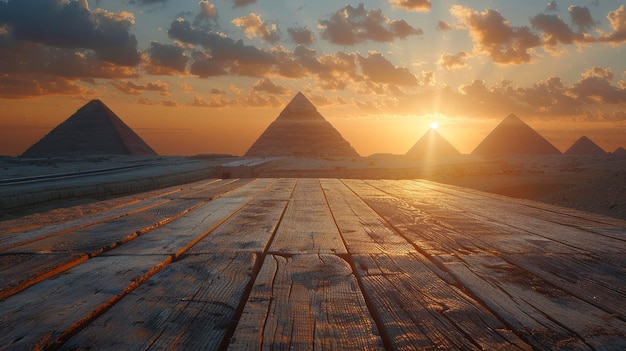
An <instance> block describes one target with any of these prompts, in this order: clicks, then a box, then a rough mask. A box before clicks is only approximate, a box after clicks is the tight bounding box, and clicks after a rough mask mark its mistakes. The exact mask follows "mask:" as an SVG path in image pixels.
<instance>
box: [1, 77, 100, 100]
mask: <svg viewBox="0 0 626 351" xmlns="http://www.w3.org/2000/svg"><path fill="white" fill-rule="evenodd" d="M88 92H89V90H88V89H87V88H85V87H84V86H81V85H79V84H76V82H75V81H73V80H69V79H66V78H63V77H54V76H46V77H41V76H36V75H13V74H0V97H2V98H5V99H26V98H32V97H36V96H43V95H82V94H86V93H88Z"/></svg>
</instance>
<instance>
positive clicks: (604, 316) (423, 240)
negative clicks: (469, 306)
mask: <svg viewBox="0 0 626 351" xmlns="http://www.w3.org/2000/svg"><path fill="white" fill-rule="evenodd" d="M371 183H372V185H375V186H377V187H379V188H380V189H382V190H385V191H387V195H388V196H387V197H384V196H372V195H371V194H375V192H374V191H372V190H369V193H370V195H369V196H364V197H363V199H364V200H365V201H366V202H367V203H368V204H370V206H372V207H373V208H374V209H376V211H377V212H378V213H379V214H380V215H381V216H383V217H384V218H385V219H387V220H388V221H389V222H390V223H391V224H392V225H393V226H394V227H395V228H397V229H398V230H400V231H401V232H402V233H403V234H404V235H406V236H407V237H408V238H409V239H410V240H411V241H412V242H414V243H417V244H418V245H419V247H420V248H421V250H422V251H423V252H424V253H425V254H426V255H427V256H428V257H430V260H433V261H435V262H439V264H440V265H443V267H444V269H447V270H448V271H449V272H450V273H451V274H452V275H453V276H454V278H455V279H456V280H457V281H458V282H459V284H460V285H461V286H463V287H464V288H466V289H468V291H470V292H471V294H472V296H474V297H476V298H477V299H478V300H479V301H481V303H482V304H484V305H485V306H488V307H489V309H490V310H491V311H492V312H493V313H494V314H495V315H497V316H498V317H499V318H501V319H502V320H504V321H506V323H507V325H509V326H510V327H511V328H512V330H514V331H515V333H517V334H518V335H519V336H520V337H521V338H522V339H523V340H524V341H525V342H527V343H529V344H531V345H532V346H533V347H540V346H542V345H551V346H550V347H561V346H565V345H567V346H569V347H574V348H586V347H588V345H590V344H591V345H593V344H596V345H595V346H599V345H601V344H603V343H608V344H611V343H613V346H616V345H617V346H620V345H621V344H622V342H623V341H624V337H623V335H624V334H623V333H622V332H623V331H622V327H623V325H622V327H620V323H622V324H623V322H622V321H620V320H619V319H618V318H616V317H614V316H611V315H610V314H608V313H606V312H604V311H602V310H601V309H598V308H596V307H595V306H591V305H588V304H587V303H585V302H583V301H582V300H579V299H576V298H573V297H571V296H570V295H569V294H567V293H566V292H565V291H564V290H563V289H560V288H559V287H557V286H555V285H554V284H558V280H556V279H555V281H552V280H551V281H550V282H549V283H548V282H546V281H544V280H542V279H540V278H539V277H537V276H535V275H533V274H530V273H529V272H528V271H527V270H524V269H522V268H520V267H517V266H515V265H514V264H511V263H510V262H507V261H505V260H504V259H503V258H502V257H500V251H498V250H494V247H493V246H491V245H490V244H489V243H488V241H487V240H486V238H485V237H488V236H489V235H490V234H489V230H490V228H489V227H488V226H485V225H481V222H475V223H474V224H473V225H472V222H471V221H470V222H466V225H465V226H460V225H459V223H458V222H457V223H454V224H453V225H449V224H448V222H449V221H453V219H455V218H458V217H461V216H462V215H459V214H458V213H454V212H453V213H454V215H451V216H446V215H445V212H446V211H449V208H448V207H446V206H451V201H450V202H449V203H446V202H445V201H444V205H440V206H436V205H435V204H434V202H432V199H430V196H431V195H432V196H434V198H435V199H439V197H438V196H437V194H434V195H433V194H431V193H430V192H429V191H428V189H426V190H421V191H417V190H415V191H410V190H406V189H404V190H402V191H399V190H398V189H393V188H391V187H388V186H384V185H382V184H377V183H376V182H371ZM358 187H361V188H363V187H364V185H363V184H359V185H358V186H355V188H358ZM357 192H358V191H357ZM401 198H402V199H401ZM411 199H412V200H411ZM406 200H408V201H410V202H407V201H406ZM457 201H462V200H458V199H457ZM455 203H456V202H455ZM494 207H495V206H494ZM486 208H489V207H486ZM492 208H493V207H492ZM496 208H497V207H496ZM470 210H471V209H469V208H468V209H466V211H470ZM475 211H487V210H486V209H477V210H475ZM453 222H454V221H453ZM506 223H507V224H510V223H511V222H510V221H507V222H506ZM513 223H516V222H515V221H513ZM513 226H514V225H513ZM481 227H482V229H483V230H485V232H484V233H477V232H476V231H475V230H476V228H478V229H480V228H481ZM558 228H559V227H557V226H556V225H554V227H553V230H554V229H557V230H558ZM491 229H493V228H491ZM525 231H526V232H528V231H527V230H525ZM468 233H472V235H474V237H473V238H472V237H471V235H470V236H469V237H468ZM479 234H482V236H483V237H482V238H481V235H479ZM498 235H509V236H511V238H512V239H511V240H513V241H514V238H515V236H513V235H511V234H510V233H504V234H502V233H499V234H498ZM605 239H607V238H605ZM572 240H575V238H572ZM607 240H611V239H607ZM501 242H503V241H498V243H501ZM561 243H563V242H561ZM566 243H567V242H566ZM567 244H569V243H567ZM526 246H527V247H526V249H524V253H528V252H532V251H533V250H532V249H530V248H528V245H526ZM557 246H558V245H557ZM551 247H553V246H548V250H549V249H550V248H551ZM535 251H539V252H545V250H544V251H540V250H536V249H535ZM548 252H549V251H548ZM561 254H563V253H561ZM567 254H568V255H572V254H573V253H572V252H567ZM517 255H518V257H523V256H522V255H520V254H517ZM476 257H482V258H484V260H492V261H493V262H492V264H491V265H484V264H482V265H481V264H480V261H478V260H477V259H476ZM569 257H570V259H571V258H572V257H573V256H569ZM467 262H472V264H468V263H467ZM495 262H497V263H495ZM602 264H603V263H602V261H601V260H598V263H596V264H595V265H596V266H598V267H601V266H602ZM477 267H480V269H478V268H477ZM501 267H506V269H507V270H508V271H511V272H514V273H512V274H511V276H512V277H517V278H520V277H522V278H521V279H522V280H523V281H529V282H534V284H536V286H534V289H536V292H535V294H530V295H532V297H533V298H534V301H533V302H528V301H529V300H530V299H531V298H530V297H529V296H528V295H526V296H525V295H524V294H525V292H526V291H522V290H519V289H514V288H515V285H512V284H508V283H507V282H506V281H505V280H504V279H505V277H504V276H502V275H501V274H499V273H501V272H500V270H501V269H502V268H501ZM535 267H536V269H539V270H541V268H540V267H539V266H535ZM475 269H476V271H474V270H475ZM583 274H584V273H583ZM607 274H609V275H610V274H611V273H610V272H607ZM494 276H495V277H498V279H492V278H491V277H494ZM510 279H513V278H510ZM617 279H619V278H617ZM500 284H502V285H500ZM507 289H509V290H513V291H507ZM528 290H531V291H534V290H533V288H528ZM546 291H552V292H555V291H558V293H555V294H556V295H554V296H552V295H550V297H549V298H551V299H553V300H554V301H547V299H549V298H548V297H546V296H545V295H542V292H546ZM589 293H590V294H591V293H592V291H589ZM519 296H525V297H524V299H523V300H517V298H518V297H519ZM559 304H562V305H564V306H569V307H573V306H575V307H573V308H575V309H577V310H580V311H586V313H589V314H590V315H592V316H595V317H590V321H588V323H590V324H589V325H587V326H593V327H598V325H600V324H601V322H599V321H602V320H604V321H608V320H611V319H612V321H611V322H607V324H608V330H606V331H604V332H603V333H602V335H604V337H603V338H600V339H599V340H595V339H594V336H593V335H592V334H584V333H583V330H584V329H585V328H574V327H573V326H569V325H567V324H563V322H561V319H563V316H562V315H561V313H563V312H562V311H561V310H558V309H555V308H552V309H551V310H546V309H545V308H546V306H556V305H559ZM555 321H559V322H558V323H557V322H555ZM595 330H598V329H597V328H596V329H595ZM605 333H608V334H609V336H608V337H607V336H606V335H605ZM610 335H620V336H619V337H610ZM595 346H593V347H595Z"/></svg>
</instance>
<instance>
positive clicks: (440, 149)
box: [406, 128, 461, 159]
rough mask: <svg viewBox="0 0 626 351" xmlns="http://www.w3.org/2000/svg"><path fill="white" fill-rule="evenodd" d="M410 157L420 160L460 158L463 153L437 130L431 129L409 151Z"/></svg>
mask: <svg viewBox="0 0 626 351" xmlns="http://www.w3.org/2000/svg"><path fill="white" fill-rule="evenodd" d="M406 155H407V156H409V157H415V158H420V159H425V158H444V157H453V156H459V155H461V153H460V152H459V150H457V149H456V148H455V147H454V146H452V144H450V143H449V142H448V141H447V140H446V139H445V138H444V137H442V136H441V134H439V133H437V131H436V130H434V129H433V128H430V129H429V130H428V131H427V132H426V133H424V135H423V136H422V137H421V138H420V139H419V140H418V141H417V142H416V143H415V145H413V147H411V149H409V151H407V153H406Z"/></svg>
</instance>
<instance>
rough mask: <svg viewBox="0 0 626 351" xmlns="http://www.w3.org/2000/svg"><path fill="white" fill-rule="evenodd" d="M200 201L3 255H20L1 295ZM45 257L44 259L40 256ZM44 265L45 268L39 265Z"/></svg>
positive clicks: (171, 217) (178, 214)
mask: <svg viewBox="0 0 626 351" xmlns="http://www.w3.org/2000/svg"><path fill="white" fill-rule="evenodd" d="M201 204H202V202H201V200H183V199H179V200H173V201H170V202H167V203H165V204H164V205H162V206H157V207H153V208H150V209H149V210H146V211H142V212H137V213H134V214H131V215H128V216H122V217H120V218H117V219H115V220H112V221H108V222H104V223H100V224H96V225H93V226H88V227H86V228H83V229H79V230H75V231H72V232H69V233H65V234H62V235H56V236H52V237H49V238H46V239H42V240H38V241H35V242H32V243H29V244H25V245H21V246H18V247H15V248H13V249H10V250H7V251H5V252H4V253H2V255H3V256H5V257H15V256H16V255H21V256H20V260H18V261H16V262H11V264H10V265H9V266H8V267H6V268H5V269H4V271H3V274H5V275H6V276H8V277H11V282H10V288H2V294H0V296H4V297H6V296H9V294H15V293H17V292H19V291H21V290H23V289H26V288H28V287H29V286H31V285H33V284H35V283H37V282H39V281H41V280H42V279H45V278H46V277H48V276H50V274H54V273H58V272H61V271H63V270H64V269H68V268H70V267H72V265H73V264H76V263H79V262H80V260H82V259H84V258H82V256H81V255H84V256H87V257H95V256H97V255H99V254H101V253H102V252H105V251H108V250H111V249H113V248H115V247H118V246H119V245H122V244H124V243H127V242H129V241H132V240H133V239H136V238H137V237H138V236H139V235H142V234H145V233H146V232H149V231H150V230H153V229H155V228H158V227H160V226H162V225H164V224H166V223H168V222H171V221H173V220H174V219H176V218H178V217H181V216H183V215H184V214H186V213H187V212H189V211H191V210H192V209H194V208H196V207H198V206H199V205H201ZM40 255H45V257H39V256H40ZM41 262H45V263H46V265H45V266H41V267H40V266H39V264H40V263H41ZM70 262H71V263H70Z"/></svg>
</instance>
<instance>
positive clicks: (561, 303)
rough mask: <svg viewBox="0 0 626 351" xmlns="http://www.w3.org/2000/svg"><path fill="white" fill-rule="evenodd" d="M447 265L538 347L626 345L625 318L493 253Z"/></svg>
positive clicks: (606, 347) (476, 293)
mask: <svg viewBox="0 0 626 351" xmlns="http://www.w3.org/2000/svg"><path fill="white" fill-rule="evenodd" d="M445 265H446V267H448V268H449V269H450V271H451V272H452V273H453V274H454V275H455V277H456V278H457V279H458V280H459V281H460V282H461V283H462V284H463V286H464V287H465V288H466V289H467V290H468V291H470V292H471V293H472V294H473V295H474V296H475V297H476V298H477V299H479V300H480V301H482V303H483V304H485V305H486V306H489V308H491V309H492V310H493V311H496V313H497V314H498V315H499V316H500V317H501V318H503V319H505V320H506V321H507V323H509V324H510V325H512V326H513V327H514V329H515V330H516V333H518V335H520V336H521V338H522V339H524V340H525V341H527V342H529V343H531V344H532V345H533V346H534V347H535V348H548V349H560V348H564V349H567V348H569V349H589V350H595V349H607V350H621V349H624V348H625V347H626V323H624V321H623V320H621V319H620V318H618V317H617V316H615V315H611V314H609V313H606V312H604V311H602V310H600V309H598V308H596V307H595V306H592V305H590V304H587V303H586V302H584V301H582V300H579V299H577V298H575V297H573V296H571V295H569V294H567V293H566V292H565V291H563V290H561V289H559V288H557V287H555V286H554V285H553V284H552V282H547V281H544V280H542V279H541V278H539V277H536V276H534V275H532V274H530V273H528V272H526V271H524V270H522V269H520V268H519V267H517V266H514V265H511V264H509V263H507V262H506V261H504V260H502V259H500V258H498V257H496V256H492V255H468V256H465V257H463V259H462V261H461V260H457V259H450V260H449V261H447V262H445Z"/></svg>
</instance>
